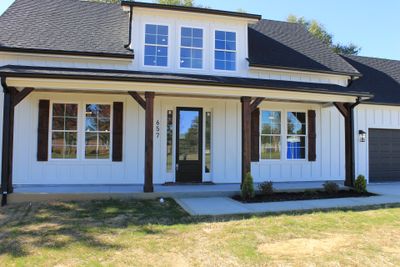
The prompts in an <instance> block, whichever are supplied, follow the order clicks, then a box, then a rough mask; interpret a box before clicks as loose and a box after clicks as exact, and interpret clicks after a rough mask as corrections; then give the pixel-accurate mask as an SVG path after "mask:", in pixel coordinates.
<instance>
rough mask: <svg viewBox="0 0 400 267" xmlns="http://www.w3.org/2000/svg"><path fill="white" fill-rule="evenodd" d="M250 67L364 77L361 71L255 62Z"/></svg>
mask: <svg viewBox="0 0 400 267" xmlns="http://www.w3.org/2000/svg"><path fill="white" fill-rule="evenodd" d="M249 67H250V68H251V69H264V70H265V69H270V70H287V71H302V72H308V73H310V72H312V73H319V74H332V75H344V76H350V77H362V74H361V73H348V72H340V71H324V70H313V69H303V68H289V67H281V66H270V65H261V64H255V63H249Z"/></svg>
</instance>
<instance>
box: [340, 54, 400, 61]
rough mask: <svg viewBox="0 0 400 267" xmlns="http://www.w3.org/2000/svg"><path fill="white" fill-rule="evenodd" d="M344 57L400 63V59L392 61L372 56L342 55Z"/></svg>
mask: <svg viewBox="0 0 400 267" xmlns="http://www.w3.org/2000/svg"><path fill="white" fill-rule="evenodd" d="M340 56H342V57H348V58H352V57H353V58H366V59H378V60H384V61H394V62H399V63H400V59H392V58H384V57H372V56H360V55H344V54H340Z"/></svg>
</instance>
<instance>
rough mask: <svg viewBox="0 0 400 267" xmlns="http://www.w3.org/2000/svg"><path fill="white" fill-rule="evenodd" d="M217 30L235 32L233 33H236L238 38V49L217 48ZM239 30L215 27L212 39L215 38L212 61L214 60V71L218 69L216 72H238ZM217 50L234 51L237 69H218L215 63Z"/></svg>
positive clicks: (236, 42)
mask: <svg viewBox="0 0 400 267" xmlns="http://www.w3.org/2000/svg"><path fill="white" fill-rule="evenodd" d="M217 31H222V32H233V33H235V36H236V39H235V45H236V50H226V49H224V50H222V49H216V47H215V42H216V38H215V35H216V32H217ZM238 39H239V38H238V32H237V31H235V30H232V29H220V28H218V29H217V28H216V29H213V38H212V40H213V51H212V61H213V63H212V64H213V70H214V71H216V72H224V73H235V72H237V71H238ZM216 51H222V52H234V53H235V69H234V70H226V69H224V70H221V69H217V68H216V64H215V52H216Z"/></svg>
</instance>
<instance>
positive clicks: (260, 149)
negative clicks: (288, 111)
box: [259, 108, 284, 161]
mask: <svg viewBox="0 0 400 267" xmlns="http://www.w3.org/2000/svg"><path fill="white" fill-rule="evenodd" d="M263 111H270V112H280V113H281V129H280V130H281V132H280V134H262V114H263ZM283 113H284V111H283V110H281V109H276V108H275V109H274V108H271V109H260V118H259V121H260V122H259V126H260V127H259V128H260V129H259V132H260V134H259V135H260V136H259V144H260V145H259V158H260V160H261V161H279V160H282V152H283V149H284V147H283V141H284V140H283V137H282V133H283V130H284V127H283V124H282V122H283V115H282V114H283ZM262 136H279V137H280V143H281V144H280V145H281V151H280V157H279V159H263V158H262V157H261V155H262Z"/></svg>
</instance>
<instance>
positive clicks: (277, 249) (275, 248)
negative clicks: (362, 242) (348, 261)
mask: <svg viewBox="0 0 400 267" xmlns="http://www.w3.org/2000/svg"><path fill="white" fill-rule="evenodd" d="M349 240H351V238H349V237H348V236H344V235H335V236H332V237H326V238H323V239H313V238H294V239H290V240H283V241H278V242H274V243H265V244H262V245H260V246H259V247H258V251H259V252H260V253H263V254H266V255H268V256H270V257H273V258H279V257H294V258H297V257H306V256H323V255H326V254H330V253H332V252H334V251H336V250H339V249H342V248H343V247H345V246H348V244H349V243H350V242H349ZM293 248H295V249H293Z"/></svg>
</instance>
